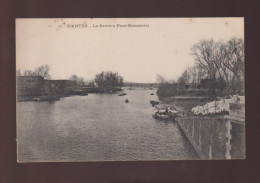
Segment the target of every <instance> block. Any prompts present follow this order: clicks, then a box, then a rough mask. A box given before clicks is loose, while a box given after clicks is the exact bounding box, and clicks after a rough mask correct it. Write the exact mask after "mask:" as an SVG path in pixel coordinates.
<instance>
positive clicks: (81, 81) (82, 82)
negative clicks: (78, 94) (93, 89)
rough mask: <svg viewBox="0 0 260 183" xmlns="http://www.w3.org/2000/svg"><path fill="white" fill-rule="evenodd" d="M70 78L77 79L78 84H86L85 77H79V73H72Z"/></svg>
mask: <svg viewBox="0 0 260 183" xmlns="http://www.w3.org/2000/svg"><path fill="white" fill-rule="evenodd" d="M69 80H71V81H76V82H77V84H78V85H85V81H84V78H82V77H78V76H77V75H75V74H74V75H72V76H71V77H70V78H69Z"/></svg>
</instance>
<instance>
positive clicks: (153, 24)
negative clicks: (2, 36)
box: [16, 18, 244, 83]
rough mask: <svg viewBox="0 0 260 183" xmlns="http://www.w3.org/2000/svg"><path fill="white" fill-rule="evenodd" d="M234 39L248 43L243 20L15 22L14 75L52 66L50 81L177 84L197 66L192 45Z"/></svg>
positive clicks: (139, 19) (143, 19) (38, 20)
mask: <svg viewBox="0 0 260 183" xmlns="http://www.w3.org/2000/svg"><path fill="white" fill-rule="evenodd" d="M128 24H131V25H142V27H125V26H124V25H128ZM104 25H107V26H104ZM113 25H114V26H115V27H113ZM76 26H78V27H76ZM79 26H80V27H79ZM109 26H111V27H109ZM233 37H237V38H242V39H244V19H243V18H115V19H113V18H93V19H89V18H82V19H76V18H73V19H16V69H17V70H20V71H21V73H23V72H24V70H27V69H29V70H34V69H35V68H37V67H38V66H41V65H45V64H48V65H49V66H50V68H51V70H50V75H51V78H52V79H68V78H69V77H70V76H71V75H73V74H76V75H77V76H79V77H83V78H84V79H86V80H91V79H93V78H94V77H95V75H96V74H98V73H100V72H102V71H113V72H118V73H119V75H121V76H123V78H124V80H125V81H128V82H140V83H142V82H156V75H157V74H160V75H162V76H164V77H165V78H166V79H168V80H177V79H178V78H179V77H180V76H181V74H182V72H183V71H184V70H185V69H186V68H187V67H188V66H193V65H194V64H195V62H194V59H193V57H192V56H191V55H190V49H191V47H192V45H194V44H196V43H197V42H198V41H199V40H202V39H204V40H209V39H211V38H213V40H214V41H220V40H222V41H227V40H229V39H231V38H233Z"/></svg>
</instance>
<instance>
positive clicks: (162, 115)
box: [153, 108, 178, 120]
mask: <svg viewBox="0 0 260 183" xmlns="http://www.w3.org/2000/svg"><path fill="white" fill-rule="evenodd" d="M177 115H178V111H175V110H170V109H169V108H168V109H167V108H166V110H157V111H155V112H154V115H153V116H154V118H156V119H161V120H170V119H175V118H176V117H177Z"/></svg>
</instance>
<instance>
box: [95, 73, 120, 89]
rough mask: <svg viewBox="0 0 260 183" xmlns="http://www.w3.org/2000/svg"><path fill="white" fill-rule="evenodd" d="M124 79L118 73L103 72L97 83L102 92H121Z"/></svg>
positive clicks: (98, 76) (99, 75)
mask: <svg viewBox="0 0 260 183" xmlns="http://www.w3.org/2000/svg"><path fill="white" fill-rule="evenodd" d="M123 81H124V80H123V77H122V76H120V75H119V74H118V73H117V72H115V73H113V72H111V71H107V72H101V73H100V74H97V75H96V77H95V83H96V85H97V87H98V89H99V91H100V92H109V91H116V90H119V88H121V87H122V86H123Z"/></svg>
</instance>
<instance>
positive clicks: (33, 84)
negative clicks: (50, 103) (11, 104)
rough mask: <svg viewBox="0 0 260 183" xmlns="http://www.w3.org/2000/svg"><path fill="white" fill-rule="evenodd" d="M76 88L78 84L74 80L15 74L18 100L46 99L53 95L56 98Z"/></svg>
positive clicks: (72, 91) (71, 92) (70, 92)
mask: <svg viewBox="0 0 260 183" xmlns="http://www.w3.org/2000/svg"><path fill="white" fill-rule="evenodd" d="M78 89H79V86H78V84H77V83H76V81H70V80H44V79H43V77H41V76H17V97H18V100H19V101H24V100H33V98H34V97H40V98H43V99H45V100H48V99H52V98H53V97H54V96H56V97H55V98H57V96H66V95H70V94H73V93H74V91H75V90H78ZM48 96H49V97H48ZM50 96H51V97H50Z"/></svg>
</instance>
